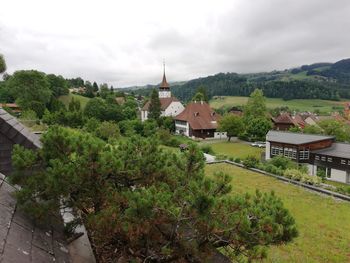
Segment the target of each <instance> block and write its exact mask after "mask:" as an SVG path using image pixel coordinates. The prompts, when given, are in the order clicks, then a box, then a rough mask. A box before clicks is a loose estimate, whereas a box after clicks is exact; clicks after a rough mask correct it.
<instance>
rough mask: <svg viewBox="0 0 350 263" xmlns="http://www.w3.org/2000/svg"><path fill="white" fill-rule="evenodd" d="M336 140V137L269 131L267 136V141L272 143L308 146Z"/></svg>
mask: <svg viewBox="0 0 350 263" xmlns="http://www.w3.org/2000/svg"><path fill="white" fill-rule="evenodd" d="M329 139H335V137H334V136H324V135H314V134H304V133H295V132H285V131H269V132H268V133H267V135H266V140H267V141H270V142H280V143H287V144H295V145H300V144H306V143H311V142H318V141H323V140H329Z"/></svg>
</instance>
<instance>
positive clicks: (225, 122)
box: [219, 114, 244, 141]
mask: <svg viewBox="0 0 350 263" xmlns="http://www.w3.org/2000/svg"><path fill="white" fill-rule="evenodd" d="M219 130H220V131H223V132H227V137H228V140H229V141H230V140H231V137H233V136H239V135H241V134H242V133H243V132H244V122H243V120H242V117H239V116H235V115H233V114H227V115H225V116H223V118H222V119H220V120H219Z"/></svg>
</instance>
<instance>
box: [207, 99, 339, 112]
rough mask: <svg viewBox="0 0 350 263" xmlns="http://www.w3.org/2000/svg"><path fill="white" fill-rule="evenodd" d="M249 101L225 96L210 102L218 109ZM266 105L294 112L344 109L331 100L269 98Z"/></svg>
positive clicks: (337, 102)
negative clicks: (285, 108)
mask: <svg viewBox="0 0 350 263" xmlns="http://www.w3.org/2000/svg"><path fill="white" fill-rule="evenodd" d="M247 101H248V97H238V96H237V97H236V96H223V97H219V98H216V99H212V100H211V101H210V105H211V106H212V107H213V108H215V109H217V108H220V107H222V106H226V107H232V106H242V105H245V104H246V103H247ZM266 105H267V107H268V108H270V109H273V108H276V107H281V106H288V107H289V108H290V109H292V110H299V111H311V112H313V111H315V110H319V111H320V112H321V113H330V112H332V111H335V110H342V109H343V102H341V101H330V100H318V99H310V100H306V99H305V100H288V101H284V100H283V99H278V98H267V99H266Z"/></svg>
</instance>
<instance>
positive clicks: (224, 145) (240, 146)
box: [200, 140, 265, 159]
mask: <svg viewBox="0 0 350 263" xmlns="http://www.w3.org/2000/svg"><path fill="white" fill-rule="evenodd" d="M204 144H209V145H210V146H211V148H212V149H213V151H214V153H215V155H225V156H227V157H228V158H229V157H232V158H237V157H238V158H240V159H243V158H246V157H248V156H254V157H256V158H257V159H260V157H261V153H262V152H264V151H265V149H264V148H257V147H252V146H250V144H249V143H246V142H241V141H231V142H229V141H226V140H225V141H222V140H220V141H203V142H201V143H200V145H204Z"/></svg>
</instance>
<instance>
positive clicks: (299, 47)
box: [0, 0, 350, 87]
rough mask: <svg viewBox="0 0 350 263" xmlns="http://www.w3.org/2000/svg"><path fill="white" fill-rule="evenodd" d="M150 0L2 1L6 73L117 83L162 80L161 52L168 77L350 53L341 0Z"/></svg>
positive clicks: (348, 6) (347, 9)
mask: <svg viewBox="0 0 350 263" xmlns="http://www.w3.org/2000/svg"><path fill="white" fill-rule="evenodd" d="M16 1H17V2H18V1H20V0H16ZM147 2H148V3H149V4H148V5H143V4H142V2H141V1H139V2H138V1H132V3H131V4H130V5H129V6H124V5H122V6H120V4H115V3H112V2H109V1H106V2H103V4H102V5H99V2H98V1H95V2H94V1H92V2H91V1H90V2H89V4H86V5H84V3H85V2H84V1H83V2H80V4H81V5H84V12H80V11H81V10H79V7H80V6H79V5H76V6H73V7H71V10H69V11H67V14H66V15H63V16H60V13H59V12H60V11H59V10H61V12H63V11H64V12H66V11H65V10H66V8H65V6H64V5H60V4H59V2H58V1H57V3H56V2H55V5H56V8H58V11H57V14H56V13H54V14H50V15H47V16H45V17H44V18H41V17H39V18H38V15H39V13H38V12H45V11H48V9H49V8H50V6H49V5H44V6H42V7H41V8H42V9H40V10H39V11H38V10H37V9H36V7H35V6H32V7H29V8H33V10H30V11H33V15H32V16H30V15H27V13H23V14H17V9H16V8H15V7H16V4H18V3H15V4H13V5H11V4H8V5H9V6H7V7H6V8H4V9H1V10H3V11H1V10H0V53H3V54H4V55H5V57H6V59H7V64H8V71H9V72H10V73H12V72H13V71H15V70H18V69H30V68H35V69H38V70H42V71H45V72H50V73H56V74H62V75H64V76H66V77H75V76H81V77H83V78H85V79H89V80H96V81H98V82H107V83H110V84H113V85H114V86H115V87H121V86H128V85H136V84H137V85H141V84H147V83H157V82H159V80H160V76H161V70H162V68H161V66H162V60H163V58H164V59H165V60H166V63H167V73H168V78H169V80H170V81H179V80H187V79H191V78H195V77H201V76H206V75H210V74H215V73H218V72H257V71H267V70H273V69H284V68H290V67H293V66H299V65H302V64H307V63H313V62H326V61H329V62H334V61H337V60H339V59H342V58H346V57H350V55H349V48H348V43H350V34H349V33H348V32H347V31H348V29H349V28H350V17H349V15H348V14H350V2H349V1H347V0H337V1H332V0H323V1H319V0H308V1H303V0H293V1H292V0H288V1H281V0H251V1H244V0H237V1H228V0H220V1H218V2H216V3H214V1H198V2H197V1H196V0H193V2H192V1H190V2H188V1H177V2H176V3H172V4H171V6H170V7H169V9H166V8H167V6H166V4H162V2H161V1H156V0H152V1H147ZM195 2H197V4H196V3H195ZM67 3H69V2H67ZM137 7H139V8H137ZM45 8H46V9H45ZM60 8H61V9H60ZM135 8H136V9H135ZM164 9H166V11H164ZM5 10H6V11H5ZM79 12H80V13H79ZM28 13H29V14H30V12H28ZM76 13H78V14H79V15H77V16H75V14H76ZM12 16H13V17H15V18H16V19H11V18H12ZM45 19H46V20H45ZM59 19H61V20H59Z"/></svg>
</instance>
